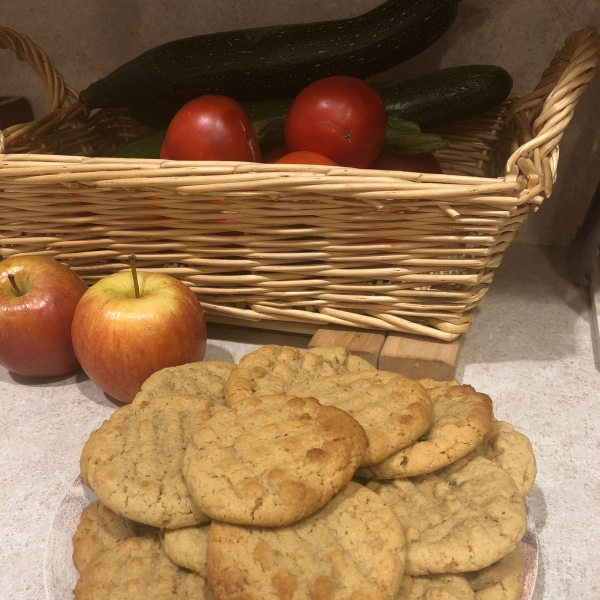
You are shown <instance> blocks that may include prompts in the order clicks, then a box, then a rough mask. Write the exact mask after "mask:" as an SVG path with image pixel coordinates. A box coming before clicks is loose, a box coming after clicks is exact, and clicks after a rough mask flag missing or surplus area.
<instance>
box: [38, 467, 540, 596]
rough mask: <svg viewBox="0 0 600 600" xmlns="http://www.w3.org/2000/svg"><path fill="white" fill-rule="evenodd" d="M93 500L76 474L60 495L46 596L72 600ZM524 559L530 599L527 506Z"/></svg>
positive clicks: (532, 557)
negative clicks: (78, 547) (81, 526)
mask: <svg viewBox="0 0 600 600" xmlns="http://www.w3.org/2000/svg"><path fill="white" fill-rule="evenodd" d="M94 500H96V495H95V494H94V492H92V490H90V489H89V488H88V487H87V486H86V485H85V484H84V483H83V480H82V479H81V476H79V477H77V479H75V481H74V482H73V483H72V484H71V486H70V487H69V489H68V490H67V493H66V494H65V497H64V498H63V499H62V502H61V503H60V506H59V507H58V510H57V511H56V515H55V516H54V521H53V522H52V527H51V529H50V534H49V535H48V542H47V544H46V555H45V557H44V583H45V586H46V598H47V600H73V589H74V588H75V584H76V583H77V578H78V577H79V574H78V573H77V569H76V568H75V565H74V564H73V559H72V554H73V546H72V543H71V538H72V537H73V534H74V533H75V529H77V524H78V523H79V518H80V516H81V512H82V511H83V509H84V508H85V507H86V506H87V505H88V504H91V503H92V502H94ZM519 545H520V546H521V552H522V553H523V559H524V560H525V585H524V586H523V593H522V594H521V598H520V600H531V598H532V597H533V588H534V587H535V579H536V577H537V572H538V538H537V532H536V530H535V523H534V522H533V518H532V517H531V512H530V510H529V508H527V531H526V532H525V536H524V537H523V539H522V540H521V542H519Z"/></svg>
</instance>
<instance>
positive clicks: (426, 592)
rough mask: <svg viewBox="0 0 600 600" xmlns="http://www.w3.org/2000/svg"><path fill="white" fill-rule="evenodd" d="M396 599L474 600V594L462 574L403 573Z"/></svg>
mask: <svg viewBox="0 0 600 600" xmlns="http://www.w3.org/2000/svg"><path fill="white" fill-rule="evenodd" d="M396 600H475V594H474V593H473V590H472V589H471V586H470V585H469V582H468V581H467V580H466V579H465V578H464V577H463V576H462V575H452V574H449V573H445V574H442V575H427V576H426V577H411V576H410V575H405V576H404V578H403V579H402V584H401V585H400V591H399V592H398V595H397V596H396Z"/></svg>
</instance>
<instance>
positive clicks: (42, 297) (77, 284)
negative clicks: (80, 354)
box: [0, 256, 87, 377]
mask: <svg viewBox="0 0 600 600" xmlns="http://www.w3.org/2000/svg"><path fill="white" fill-rule="evenodd" d="M86 290H87V285H86V284H85V283H84V282H83V281H82V280H81V279H80V277H78V276H77V275H76V274H75V273H74V272H73V271H71V269H69V267H67V266H65V265H63V264H61V263H59V262H57V261H55V260H52V259H50V258H45V257H43V256H21V257H15V258H8V259H6V260H4V261H2V262H0V365H2V366H3V367H6V368H7V369H8V370H9V371H13V372H14V373H17V374H18V375H25V376H27V377H54V376H57V375H64V374H66V373H69V372H70V371H72V370H73V369H75V368H76V367H77V358H76V357H75V353H74V352H73V345H72V344H71V321H72V320H73V313H74V312H75V307H76V306H77V303H78V302H79V299H80V298H81V296H83V294H84V292H85V291H86Z"/></svg>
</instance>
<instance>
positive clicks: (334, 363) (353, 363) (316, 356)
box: [225, 345, 375, 406]
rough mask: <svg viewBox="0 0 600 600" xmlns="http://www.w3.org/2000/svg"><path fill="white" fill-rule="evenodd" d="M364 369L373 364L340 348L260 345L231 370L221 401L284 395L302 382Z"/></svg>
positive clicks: (373, 368) (371, 368)
mask: <svg viewBox="0 0 600 600" xmlns="http://www.w3.org/2000/svg"><path fill="white" fill-rule="evenodd" d="M367 370H370V371H374V370H375V367H374V366H373V365H371V364H370V363H368V362H367V361H366V360H364V359H362V358H359V357H358V356H354V355H353V354H350V353H349V352H348V351H347V350H345V349H344V348H335V347H331V348H330V347H317V348H310V349H309V350H301V349H299V348H292V347H290V346H275V345H268V346H263V347H262V348H259V349H258V350H255V351H254V352H250V353H249V354H246V356H244V357H243V358H242V359H241V360H240V362H239V364H238V365H237V366H236V367H235V368H234V369H233V371H232V372H231V374H230V375H229V378H228V379H227V383H226V384H225V401H226V403H227V405H228V406H233V405H234V404H235V403H236V402H237V401H238V400H243V399H244V398H246V397H247V396H270V395H277V394H287V393H288V390H289V389H290V387H291V386H292V385H293V384H295V383H301V382H302V381H309V380H311V379H315V378H317V377H330V376H332V375H341V374H343V373H354V372H357V371H367Z"/></svg>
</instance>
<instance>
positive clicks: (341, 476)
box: [183, 395, 367, 527]
mask: <svg viewBox="0 0 600 600" xmlns="http://www.w3.org/2000/svg"><path fill="white" fill-rule="evenodd" d="M366 446H367V438H366V435H365V432H364V430H363V428H362V427H361V426H360V425H359V424H358V422H357V421H356V420H355V419H354V418H352V417H351V416H350V415H348V414H347V413H345V412H344V411H342V410H340V409H338V408H335V407H333V406H322V405H321V404H319V402H318V401H317V400H315V399H314V398H295V397H291V396H284V395H278V396H263V397H260V398H246V400H243V401H242V400H240V401H239V402H237V403H236V406H235V410H233V409H230V408H226V407H216V408H215V409H214V414H213V416H212V417H211V419H210V420H208V421H207V422H206V423H204V424H203V425H202V426H201V427H200V428H199V429H198V430H197V431H196V433H195V435H194V438H193V442H192V443H190V445H189V446H188V449H187V451H186V454H185V459H184V462H183V473H184V476H185V481H186V484H187V487H188V489H189V491H190V494H191V495H192V497H193V498H194V500H195V501H196V503H197V505H198V506H199V507H200V508H201V509H202V510H203V511H204V512H205V513H206V514H207V515H209V516H210V517H211V518H213V519H217V520H220V521H225V522H227V523H237V524H245V525H263V526H267V527H274V526H279V525H286V524H290V523H293V522H295V521H297V520H299V519H301V518H303V517H305V516H306V515H309V514H311V513H312V512H314V511H315V510H317V509H318V508H319V507H321V506H322V505H323V504H325V503H326V502H327V501H328V500H329V499H330V498H331V497H332V496H333V494H335V493H336V492H337V491H338V490H340V489H341V488H342V487H344V485H346V483H348V481H350V479H351V478H352V476H353V474H354V471H355V470H356V467H357V466H358V465H359V464H360V461H361V459H362V456H363V454H364V451H365V448H366Z"/></svg>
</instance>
